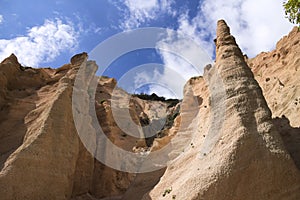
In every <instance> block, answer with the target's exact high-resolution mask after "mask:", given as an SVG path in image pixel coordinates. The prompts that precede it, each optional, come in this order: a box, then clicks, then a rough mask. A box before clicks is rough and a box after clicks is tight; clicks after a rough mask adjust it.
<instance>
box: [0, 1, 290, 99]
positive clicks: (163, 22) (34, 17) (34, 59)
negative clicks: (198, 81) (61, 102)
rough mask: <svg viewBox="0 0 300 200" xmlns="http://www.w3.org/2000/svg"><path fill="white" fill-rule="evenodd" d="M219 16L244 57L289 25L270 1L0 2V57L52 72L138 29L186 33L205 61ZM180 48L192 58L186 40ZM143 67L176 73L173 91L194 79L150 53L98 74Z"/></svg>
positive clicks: (170, 58)
mask: <svg viewBox="0 0 300 200" xmlns="http://www.w3.org/2000/svg"><path fill="white" fill-rule="evenodd" d="M221 18H223V19H225V20H226V21H227V23H228V24H229V26H230V27H231V31H232V33H233V34H234V36H235V37H236V39H237V42H238V44H239V45H240V47H241V48H242V50H243V52H244V53H246V54H247V55H248V56H249V57H253V56H255V55H256V54H258V53H260V52H261V51H269V50H272V49H273V48H274V47H275V45H276V42H277V41H278V40H279V39H280V38H281V37H282V36H283V35H286V34H287V33H288V32H289V31H290V30H291V28H292V26H293V25H292V24H290V23H289V22H288V20H287V19H285V18H284V12H283V9H282V2H281V1H274V0H244V1H242V0H228V1H223V0H215V1H209V0H200V1H199V0H190V1H182V0H147V1H146V0H123V1H121V0H114V1H113V0H87V1H78V0H57V1H55V0H43V1H36V0H26V1H24V0H0V60H2V59H4V58H5V57H7V56H9V55H10V54H11V53H15V54H16V55H17V57H18V58H19V61H20V62H21V63H22V64H23V65H26V66H33V67H48V66H51V67H53V68H56V67H59V66H61V65H63V64H65V63H68V62H69V59H70V58H71V57H72V55H74V54H76V53H79V52H83V51H85V52H88V53H89V52H91V51H92V50H93V49H94V48H95V47H96V46H97V45H98V44H99V43H101V42H102V41H105V40H106V39H107V38H109V37H110V36H113V35H114V34H117V33H120V32H122V31H128V30H132V29H136V28H141V27H164V28H170V29H173V30H175V31H178V32H180V33H184V34H187V35H189V36H190V37H191V38H192V39H193V40H194V41H195V42H197V43H198V44H199V45H200V46H201V47H202V48H203V49H204V50H205V52H206V53H207V55H208V57H210V58H212V59H213V57H214V44H213V39H214V37H215V26H216V21H217V20H218V19H221ZM175 44H179V43H178V42H177V43H176V42H175ZM120 45H121V44H120ZM180 46H181V47H182V48H183V49H181V50H183V51H186V52H187V53H191V54H195V52H192V51H190V49H189V46H188V44H187V43H180ZM177 48H179V47H178V46H177ZM184 48H185V49H184ZM145 63H160V64H163V65H165V66H172V67H173V68H174V67H177V69H179V68H182V69H181V71H180V70H179V71H178V73H180V74H184V75H183V76H184V81H183V82H181V83H180V84H179V85H180V87H181V88H182V87H183V84H184V82H185V81H186V80H187V79H188V77H191V76H195V75H199V74H201V71H200V73H199V72H196V71H193V70H190V68H189V67H190V66H189V64H188V63H186V62H184V61H182V60H180V59H178V58H176V56H174V55H172V54H170V53H166V52H161V51H157V49H144V50H139V51H134V52H131V53H128V54H126V55H123V56H121V57H120V58H119V59H117V60H115V61H114V62H113V63H112V64H111V66H109V68H108V69H107V70H106V71H105V73H104V74H105V75H108V76H111V77H115V78H117V79H120V78H121V77H122V76H123V75H124V74H125V73H126V72H127V71H129V70H130V69H133V68H134V67H135V66H138V65H141V64H145ZM158 73H159V74H160V75H159V78H160V79H167V75H166V74H164V73H165V69H164V67H162V69H161V70H158ZM139 75H140V77H134V78H137V79H139V80H141V79H140V78H141V77H144V79H145V80H147V76H153V71H152V72H147V70H146V71H145V72H144V73H141V72H140V73H139ZM173 82H175V81H173ZM170 84H173V83H170ZM145 85H147V84H145ZM145 87H146V88H147V89H146V92H149V93H151V92H157V93H159V94H160V95H164V96H167V97H174V95H173V93H172V92H171V93H170V91H168V89H167V90H164V89H162V88H159V87H155V86H153V87H151V86H150V87H149V85H147V86H145ZM176 87H179V86H178V84H177V86H176ZM136 89H137V88H136ZM138 91H140V90H138ZM177 96H179V97H182V94H178V95H177Z"/></svg>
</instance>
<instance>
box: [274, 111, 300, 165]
mask: <svg viewBox="0 0 300 200" xmlns="http://www.w3.org/2000/svg"><path fill="white" fill-rule="evenodd" d="M273 124H274V125H275V126H276V128H277V130H278V132H279V133H280V135H281V137H282V140H283V142H284V146H285V148H286V149H287V151H288V152H289V153H290V154H291V156H292V159H293V160H294V162H295V164H296V166H297V167H298V169H300V127H298V128H297V127H292V126H291V125H290V121H289V119H288V118H286V117H285V116H284V115H282V117H281V118H279V117H276V118H274V119H273Z"/></svg>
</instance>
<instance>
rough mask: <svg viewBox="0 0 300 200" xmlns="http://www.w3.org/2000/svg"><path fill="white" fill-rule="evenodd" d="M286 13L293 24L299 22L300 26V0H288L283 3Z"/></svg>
mask: <svg viewBox="0 0 300 200" xmlns="http://www.w3.org/2000/svg"><path fill="white" fill-rule="evenodd" d="M283 7H284V10H285V15H286V17H287V18H288V19H289V21H290V22H291V23H293V24H298V25H299V28H300V0H288V1H287V2H284V3H283Z"/></svg>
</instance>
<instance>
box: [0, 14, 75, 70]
mask: <svg viewBox="0 0 300 200" xmlns="http://www.w3.org/2000/svg"><path fill="white" fill-rule="evenodd" d="M78 36H79V35H78V32H77V31H76V30H75V28H74V26H73V25H72V23H70V22H68V23H63V22H62V20H60V19H55V20H45V22H44V24H43V25H41V26H34V27H32V28H30V29H29V30H28V31H27V34H26V35H24V36H18V37H15V38H12V39H0V60H1V59H4V58H5V57H7V56H9V55H10V54H11V53H14V54H16V55H17V56H18V58H19V61H20V62H21V63H22V64H23V65H27V66H33V67H38V66H39V64H41V63H46V62H51V61H53V60H54V59H55V58H56V57H57V56H59V55H60V54H61V53H62V52H65V51H72V50H74V49H75V48H76V47H77V45H78V40H77V38H78Z"/></svg>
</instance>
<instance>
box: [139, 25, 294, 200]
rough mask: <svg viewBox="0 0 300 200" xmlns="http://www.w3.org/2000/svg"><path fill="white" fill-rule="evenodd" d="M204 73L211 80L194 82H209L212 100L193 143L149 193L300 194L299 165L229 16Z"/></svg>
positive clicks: (191, 196)
mask: <svg viewBox="0 0 300 200" xmlns="http://www.w3.org/2000/svg"><path fill="white" fill-rule="evenodd" d="M204 77H205V83H206V84H207V85H208V86H205V84H204V83H203V82H204V80H203V79H202V78H199V79H200V81H199V82H200V83H201V82H202V84H198V85H194V87H196V88H198V90H205V88H206V87H207V88H208V92H209V96H210V97H209V104H210V106H209V108H205V107H200V111H199V113H200V115H199V118H198V120H201V122H200V123H199V124H200V125H199V127H198V129H197V133H196V137H194V142H193V147H192V148H190V149H188V150H187V151H186V152H184V153H183V154H182V155H181V156H180V157H179V158H178V159H176V160H174V161H173V163H171V164H170V166H168V168H167V171H166V173H165V174H164V176H163V177H162V178H161V181H160V182H159V183H158V184H157V185H156V186H155V188H154V189H153V190H152V191H151V192H150V193H149V194H148V195H145V196H144V199H164V198H165V197H166V196H167V195H169V197H168V198H171V197H172V198H175V199H230V200H232V199H249V200H250V199H298V198H300V176H299V171H298V169H297V168H296V166H295V164H294V162H293V160H292V159H291V157H290V155H289V154H288V152H287V151H286V150H285V147H284V145H283V142H282V140H281V138H280V135H279V133H278V131H277V130H276V128H275V127H274V125H273V123H272V119H271V111H270V109H269V108H268V106H267V103H266V101H265V99H264V96H263V94H262V90H261V89H260V87H259V85H258V83H257V82H256V80H255V79H254V75H253V73H252V72H251V70H250V68H249V67H248V66H247V64H246V62H245V60H244V57H243V55H242V52H241V50H240V49H239V48H238V46H237V44H236V42H235V39H234V37H233V36H232V35H230V31H229V27H228V26H227V25H226V23H225V22H224V21H223V20H220V21H218V26H217V39H216V63H215V65H214V66H213V67H212V68H211V69H209V68H208V69H206V74H205V75H204ZM217 86H218V87H217ZM185 98H186V97H185ZM204 99H207V97H206V98H204ZM204 102H205V100H204ZM208 114H209V116H210V118H206V116H207V115H208ZM222 114H224V116H222ZM177 134H182V133H181V132H178V133H177Z"/></svg>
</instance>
